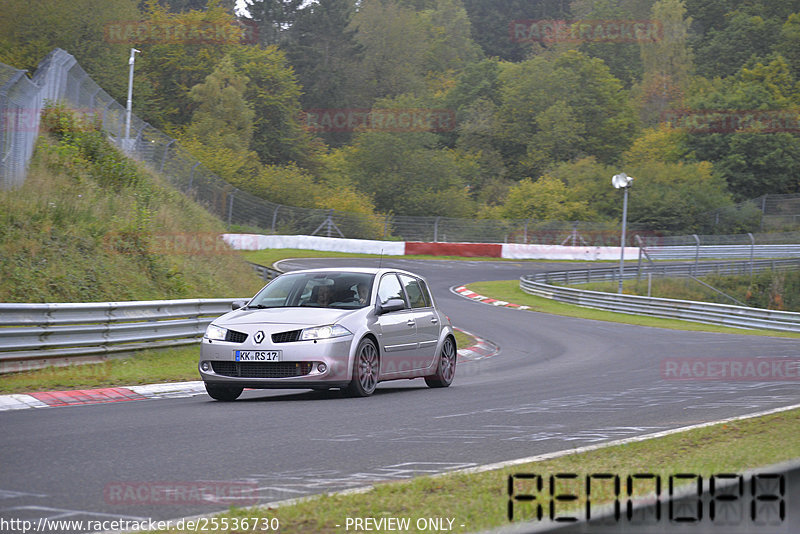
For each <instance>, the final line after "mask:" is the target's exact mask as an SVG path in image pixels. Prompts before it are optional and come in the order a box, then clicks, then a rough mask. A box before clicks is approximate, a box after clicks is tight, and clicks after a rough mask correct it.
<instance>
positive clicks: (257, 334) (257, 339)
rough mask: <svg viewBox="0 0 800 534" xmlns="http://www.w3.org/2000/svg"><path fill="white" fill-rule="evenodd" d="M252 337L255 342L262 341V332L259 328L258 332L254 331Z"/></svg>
mask: <svg viewBox="0 0 800 534" xmlns="http://www.w3.org/2000/svg"><path fill="white" fill-rule="evenodd" d="M253 339H255V341H256V343H261V342H262V341H264V332H262V331H261V330H259V331H258V332H256V335H255V337H254V338H253Z"/></svg>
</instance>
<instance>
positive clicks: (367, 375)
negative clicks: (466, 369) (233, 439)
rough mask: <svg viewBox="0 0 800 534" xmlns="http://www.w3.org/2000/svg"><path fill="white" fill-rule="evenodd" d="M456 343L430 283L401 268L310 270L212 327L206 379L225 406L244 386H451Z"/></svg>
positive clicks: (368, 390) (204, 354)
mask: <svg viewBox="0 0 800 534" xmlns="http://www.w3.org/2000/svg"><path fill="white" fill-rule="evenodd" d="M456 357H457V352H456V340H455V336H454V335H453V327H452V325H451V324H450V319H449V318H448V317H447V316H446V315H444V314H443V313H442V312H440V311H439V309H438V308H437V307H436V304H435V302H434V300H433V297H432V295H431V293H430V291H429V289H428V285H427V283H426V282H425V280H424V279H423V278H422V277H420V276H418V275H415V274H413V273H410V272H406V271H400V270H397V269H363V268H350V269H348V268H344V269H309V270H303V271H294V272H290V273H286V274H282V275H281V276H278V277H277V278H275V279H274V280H272V281H271V282H270V283H269V284H267V285H266V286H265V287H264V288H263V289H262V290H261V291H259V292H258V294H257V295H256V296H255V297H253V298H252V299H251V300H250V301H249V302H246V301H240V302H235V303H234V311H231V312H229V313H226V314H225V315H223V316H221V317H219V318H218V319H215V320H214V321H213V322H212V323H211V324H210V325H209V326H208V328H207V329H206V333H205V336H204V337H203V342H202V345H201V350H200V364H199V369H200V376H201V377H202V378H203V381H204V382H205V386H206V391H208V394H209V395H210V396H211V397H213V398H215V399H217V400H223V401H231V400H235V399H236V398H238V397H239V395H241V393H242V390H243V389H244V388H256V389H268V388H308V389H329V388H341V389H345V390H346V391H347V392H348V393H349V394H350V395H352V396H357V397H365V396H368V395H371V394H372V393H373V392H374V391H375V387H376V386H377V385H378V382H382V381H384V380H396V379H411V378H424V379H425V382H426V383H427V384H428V386H430V387H447V386H449V385H450V384H451V383H452V381H453V377H454V376H455V370H456Z"/></svg>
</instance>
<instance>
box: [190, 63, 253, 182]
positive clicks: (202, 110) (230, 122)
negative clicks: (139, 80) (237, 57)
mask: <svg viewBox="0 0 800 534" xmlns="http://www.w3.org/2000/svg"><path fill="white" fill-rule="evenodd" d="M247 81H248V80H247V78H246V77H245V76H243V75H242V74H240V73H238V72H237V71H236V69H235V67H234V65H233V60H232V59H231V58H230V56H225V58H223V59H222V61H221V62H220V63H219V65H217V68H216V69H214V72H212V73H211V74H209V75H208V76H207V77H206V79H205V81H204V82H203V83H200V84H197V85H195V86H194V87H192V89H191V91H189V97H190V98H191V99H192V100H193V101H194V102H195V103H196V104H197V109H196V110H195V112H194V114H193V116H192V121H191V123H190V124H189V125H188V127H187V128H186V130H185V132H184V134H183V136H182V144H183V146H185V147H186V148H187V149H188V150H189V152H191V153H192V154H193V155H194V156H195V157H197V158H198V159H199V160H200V161H202V162H203V163H204V164H205V165H206V167H208V168H209V169H210V170H211V171H213V172H215V173H216V174H218V175H219V176H221V177H222V178H223V179H225V180H228V181H231V182H234V183H235V182H237V181H239V180H241V177H242V176H247V175H251V174H252V173H253V172H256V169H257V167H258V158H257V156H256V154H255V152H252V151H251V150H250V149H249V146H250V142H251V140H252V138H253V116H254V112H253V109H252V107H251V106H250V105H249V104H248V102H247V101H246V100H245V98H244V91H245V86H246V84H247Z"/></svg>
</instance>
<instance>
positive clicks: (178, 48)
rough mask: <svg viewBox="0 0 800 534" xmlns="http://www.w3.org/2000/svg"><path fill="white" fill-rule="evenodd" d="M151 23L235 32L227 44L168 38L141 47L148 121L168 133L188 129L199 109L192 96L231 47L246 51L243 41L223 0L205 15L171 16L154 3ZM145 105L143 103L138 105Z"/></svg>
mask: <svg viewBox="0 0 800 534" xmlns="http://www.w3.org/2000/svg"><path fill="white" fill-rule="evenodd" d="M148 10H149V11H148V18H147V19H146V22H148V23H149V24H151V25H152V26H153V27H166V28H186V29H187V31H188V30H190V29H192V28H202V27H205V26H208V25H210V26H212V27H216V28H230V31H229V32H227V34H226V35H225V34H224V35H223V38H221V40H220V39H217V38H214V39H210V40H202V39H201V40H200V41H199V42H198V41H196V40H192V39H180V38H178V39H173V40H170V38H165V39H163V40H155V41H152V42H145V43H142V44H137V45H136V47H137V48H139V49H140V50H141V51H142V53H141V54H140V55H139V56H138V58H137V60H136V69H137V77H143V78H144V79H145V80H147V82H148V84H149V86H150V87H149V90H148V98H147V99H146V103H143V104H142V105H143V106H144V107H142V108H140V109H141V115H142V117H143V118H144V119H145V120H147V121H148V122H150V123H151V124H153V125H154V126H156V127H157V128H161V129H164V130H167V131H171V130H177V129H179V128H180V127H182V126H184V125H186V124H187V123H188V122H189V121H190V120H191V117H192V113H193V112H194V109H195V103H194V101H193V100H192V99H191V98H190V97H189V90H190V89H191V88H192V87H194V86H195V85H197V84H199V83H202V82H203V81H204V80H205V78H206V76H208V75H209V74H211V72H213V70H214V69H215V68H216V66H217V64H218V63H219V62H220V60H221V59H222V58H223V57H224V56H225V55H226V54H227V53H228V51H229V50H230V48H231V47H233V46H241V45H240V44H239V40H240V38H241V35H242V31H241V29H240V28H239V27H238V26H237V23H236V19H235V18H234V17H233V15H231V14H230V13H228V12H227V11H226V10H225V9H224V8H223V7H222V6H220V5H219V3H218V1H217V0H209V4H208V7H207V9H206V10H204V11H186V12H181V13H169V12H167V11H166V10H165V9H164V8H162V7H161V6H160V5H158V4H157V3H156V2H154V1H152V0H150V1H149V2H148ZM137 100H139V101H141V100H142V99H141V98H140V99H137Z"/></svg>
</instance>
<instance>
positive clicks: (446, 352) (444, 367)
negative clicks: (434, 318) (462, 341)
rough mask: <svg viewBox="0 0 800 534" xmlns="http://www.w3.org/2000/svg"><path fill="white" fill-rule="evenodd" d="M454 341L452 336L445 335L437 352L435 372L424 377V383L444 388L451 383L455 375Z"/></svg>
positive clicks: (456, 355)
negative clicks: (440, 348)
mask: <svg viewBox="0 0 800 534" xmlns="http://www.w3.org/2000/svg"><path fill="white" fill-rule="evenodd" d="M457 358H458V352H457V351H456V342H455V341H453V338H451V337H446V338H445V339H444V342H443V343H442V350H441V352H439V363H438V364H437V365H436V372H435V373H434V374H432V375H430V376H426V377H425V383H426V384H428V387H432V388H446V387H447V386H449V385H450V384H452V383H453V378H454V377H455V376H456V359H457Z"/></svg>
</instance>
